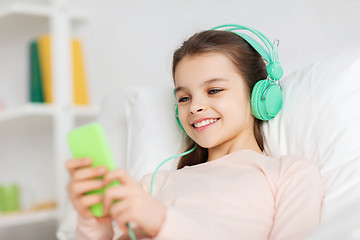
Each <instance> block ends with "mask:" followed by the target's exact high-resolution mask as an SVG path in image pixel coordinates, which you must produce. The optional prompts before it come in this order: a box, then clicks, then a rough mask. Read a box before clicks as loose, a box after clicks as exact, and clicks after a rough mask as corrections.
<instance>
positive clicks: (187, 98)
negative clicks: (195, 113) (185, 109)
mask: <svg viewBox="0 0 360 240" xmlns="http://www.w3.org/2000/svg"><path fill="white" fill-rule="evenodd" d="M189 99H190V98H189V97H182V98H180V99H179V102H186V101H188V100H189Z"/></svg>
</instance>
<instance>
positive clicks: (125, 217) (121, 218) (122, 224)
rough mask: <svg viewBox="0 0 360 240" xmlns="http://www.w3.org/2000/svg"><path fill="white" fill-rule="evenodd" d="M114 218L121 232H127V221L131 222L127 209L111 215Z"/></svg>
mask: <svg viewBox="0 0 360 240" xmlns="http://www.w3.org/2000/svg"><path fill="white" fill-rule="evenodd" d="M113 218H115V220H116V223H117V225H118V226H119V228H120V229H121V231H123V232H128V226H129V225H128V222H131V214H129V213H128V212H127V211H125V212H123V213H122V214H121V215H118V216H116V217H113Z"/></svg>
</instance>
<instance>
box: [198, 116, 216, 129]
mask: <svg viewBox="0 0 360 240" xmlns="http://www.w3.org/2000/svg"><path fill="white" fill-rule="evenodd" d="M219 119H220V118H211V119H206V120H203V121H201V122H198V123H194V124H193V127H195V128H200V127H205V126H208V125H210V124H213V123H215V122H217V121H218V120H219Z"/></svg>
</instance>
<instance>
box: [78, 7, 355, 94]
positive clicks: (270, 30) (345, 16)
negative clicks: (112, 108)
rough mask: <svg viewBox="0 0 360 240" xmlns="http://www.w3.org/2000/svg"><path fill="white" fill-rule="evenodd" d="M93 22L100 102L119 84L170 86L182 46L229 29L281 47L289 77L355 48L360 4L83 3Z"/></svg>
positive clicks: (93, 77) (91, 66)
mask: <svg viewBox="0 0 360 240" xmlns="http://www.w3.org/2000/svg"><path fill="white" fill-rule="evenodd" d="M82 4H86V8H89V9H91V11H92V18H91V20H90V21H89V22H88V23H86V24H84V25H82V26H79V27H78V28H77V31H75V34H76V35H79V36H80V37H81V38H82V39H83V42H84V46H85V50H86V55H87V59H86V61H87V67H88V76H89V80H90V84H91V89H92V94H93V99H94V101H98V100H99V99H100V98H101V96H102V95H103V94H104V93H106V90H105V89H106V87H108V86H112V85H113V84H121V85H124V86H125V85H128V84H134V83H136V84H137V83H141V84H153V83H160V84H172V79H171V58H172V53H173V51H174V50H175V49H176V48H177V47H178V46H179V45H180V44H181V42H182V41H183V40H185V39H186V38H188V37H190V36H191V35H192V34H194V33H195V32H197V31H201V30H205V29H209V28H211V27H213V26H216V25H220V24H224V23H236V24H242V25H245V26H249V27H253V28H256V29H258V30H260V31H261V32H263V33H264V34H266V35H267V36H268V37H269V38H270V39H271V40H274V39H279V40H280V48H279V54H280V61H281V63H282V65H283V68H284V69H285V75H288V74H290V73H291V72H293V71H295V70H296V69H299V68H302V67H304V66H306V65H309V64H310V63H312V62H314V61H316V60H320V59H323V58H325V57H326V56H329V55H331V54H333V53H336V52H338V51H340V50H342V49H344V48H347V47H351V46H354V45H356V44H357V43H358V41H359V40H358V39H359V38H360V31H359V30H358V29H359V28H358V26H357V23H358V22H360V14H358V13H359V12H360V1H358V0H302V1H291V0H273V1H267V0H251V1H244V0H225V1H224V0H197V1H193V0H156V1H149V0H138V1H131V0H122V1H118V0H107V1H100V0H87V1H85V0H81V1H77V5H80V6H81V5H82Z"/></svg>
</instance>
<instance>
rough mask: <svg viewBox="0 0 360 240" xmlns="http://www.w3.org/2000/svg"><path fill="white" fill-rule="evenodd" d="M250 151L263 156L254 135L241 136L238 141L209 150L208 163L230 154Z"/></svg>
mask: <svg viewBox="0 0 360 240" xmlns="http://www.w3.org/2000/svg"><path fill="white" fill-rule="evenodd" d="M242 149H249V150H252V151H254V152H257V153H260V154H263V152H262V151H261V149H260V147H259V145H258V144H257V142H256V139H255V136H254V134H250V135H247V136H245V135H244V134H243V136H239V137H238V138H237V139H234V140H231V141H228V142H225V143H223V144H221V145H219V146H216V147H213V148H209V149H208V160H207V161H208V162H209V161H212V160H216V159H218V158H221V157H223V156H225V155H227V154H229V153H232V152H235V151H239V150H242Z"/></svg>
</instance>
